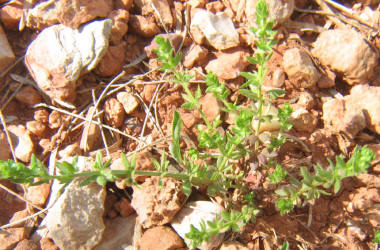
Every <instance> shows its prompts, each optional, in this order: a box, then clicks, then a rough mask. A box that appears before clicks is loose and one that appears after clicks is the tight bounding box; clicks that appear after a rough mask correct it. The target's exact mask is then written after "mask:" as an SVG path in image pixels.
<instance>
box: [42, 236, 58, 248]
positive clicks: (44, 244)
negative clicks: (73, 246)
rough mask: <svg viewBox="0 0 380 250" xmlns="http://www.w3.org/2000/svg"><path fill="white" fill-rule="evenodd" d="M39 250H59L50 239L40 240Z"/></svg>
mask: <svg viewBox="0 0 380 250" xmlns="http://www.w3.org/2000/svg"><path fill="white" fill-rule="evenodd" d="M40 246H41V250H59V248H58V247H57V246H56V245H55V244H54V242H53V240H52V239H50V238H42V239H41V240H40Z"/></svg>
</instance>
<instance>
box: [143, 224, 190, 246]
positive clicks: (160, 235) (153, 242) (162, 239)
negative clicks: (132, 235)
mask: <svg viewBox="0 0 380 250" xmlns="http://www.w3.org/2000/svg"><path fill="white" fill-rule="evenodd" d="M139 243H140V248H141V250H153V249H160V250H174V249H178V248H180V247H184V243H183V241H182V239H181V238H180V237H179V236H178V234H176V232H174V230H173V229H171V228H170V227H166V226H158V227H153V228H150V229H148V230H146V231H145V233H144V234H143V236H142V237H141V239H140V241H139Z"/></svg>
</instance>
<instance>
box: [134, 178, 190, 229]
mask: <svg viewBox="0 0 380 250" xmlns="http://www.w3.org/2000/svg"><path fill="white" fill-rule="evenodd" d="M159 179H160V178H159V177H156V176H153V177H150V178H148V179H146V180H145V182H144V183H143V184H141V187H136V186H133V198H132V207H133V208H134V209H135V210H136V213H137V215H138V216H139V221H140V223H141V225H142V226H143V227H145V228H150V227H153V226H159V225H164V224H166V223H169V222H170V221H172V219H173V218H174V216H175V215H176V214H177V212H178V211H179V210H181V207H182V204H183V203H184V202H185V200H186V195H185V194H184V193H183V191H182V183H181V182H179V181H177V180H174V179H171V178H162V187H160V185H159Z"/></svg>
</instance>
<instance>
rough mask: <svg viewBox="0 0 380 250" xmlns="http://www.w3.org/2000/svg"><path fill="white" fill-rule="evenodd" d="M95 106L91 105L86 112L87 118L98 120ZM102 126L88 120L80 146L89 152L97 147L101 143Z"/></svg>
mask: <svg viewBox="0 0 380 250" xmlns="http://www.w3.org/2000/svg"><path fill="white" fill-rule="evenodd" d="M94 114H95V108H94V107H90V108H89V110H88V111H87V114H86V119H87V120H89V119H92V120H93V121H97V120H98V119H97V118H95V117H94ZM100 138H101V135H100V128H99V126H98V125H97V124H95V123H92V122H89V121H86V122H85V123H84V127H83V133H82V137H81V139H80V146H79V147H80V148H81V149H82V150H84V151H85V152H89V151H92V150H94V149H95V148H97V147H98V146H99V145H100V144H101V140H100Z"/></svg>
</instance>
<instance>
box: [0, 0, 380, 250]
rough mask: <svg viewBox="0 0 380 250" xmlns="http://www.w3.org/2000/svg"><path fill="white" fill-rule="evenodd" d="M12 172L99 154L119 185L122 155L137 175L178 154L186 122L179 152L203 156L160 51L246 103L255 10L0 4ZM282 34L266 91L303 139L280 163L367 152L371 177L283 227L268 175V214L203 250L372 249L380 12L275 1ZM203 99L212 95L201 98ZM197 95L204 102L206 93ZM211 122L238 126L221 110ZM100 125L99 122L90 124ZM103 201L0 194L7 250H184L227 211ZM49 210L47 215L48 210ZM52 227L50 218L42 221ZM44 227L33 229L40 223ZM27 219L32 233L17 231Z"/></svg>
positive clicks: (5, 155)
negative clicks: (171, 144)
mask: <svg viewBox="0 0 380 250" xmlns="http://www.w3.org/2000/svg"><path fill="white" fill-rule="evenodd" d="M0 3H1V9H0V20H1V23H2V25H1V27H0V75H1V76H0V77H1V81H2V82H1V85H0V92H1V95H0V105H1V106H0V107H1V109H0V110H1V112H0V118H1V129H0V159H1V160H7V159H12V158H13V159H15V160H17V161H20V162H24V163H29V162H30V159H31V156H32V154H35V155H36V157H37V158H38V159H40V160H41V161H42V162H43V163H44V164H46V165H47V166H49V171H51V173H53V172H54V171H55V168H54V165H55V164H54V163H55V161H59V160H69V159H72V157H73V156H75V155H79V156H80V157H79V163H78V166H80V168H82V169H85V168H87V167H88V166H89V165H91V162H93V158H94V155H95V152H96V151H99V150H101V152H102V153H103V155H104V158H105V159H113V162H112V165H111V166H110V167H111V168H112V169H122V168H123V166H122V163H121V159H120V153H121V152H124V153H130V152H134V151H137V152H138V154H137V166H136V168H137V169H139V170H154V165H153V163H152V162H151V158H156V159H159V157H160V154H159V153H158V152H160V150H161V151H162V149H167V147H168V143H167V140H168V136H170V135H171V123H172V118H173V112H174V110H179V112H180V115H181V118H182V120H183V124H184V126H183V131H182V133H183V138H182V140H183V142H182V143H183V145H181V146H182V147H183V148H184V147H188V145H189V144H190V145H196V144H197V142H196V136H197V133H198V131H197V130H196V129H195V127H196V125H197V124H200V123H202V122H201V119H200V117H199V115H197V114H196V113H194V112H190V111H188V110H185V109H183V108H181V104H182V103H183V102H184V100H183V98H182V96H181V93H182V92H183V90H182V88H181V87H179V86H178V85H176V84H174V83H173V82H172V81H170V79H167V78H165V75H164V74H163V73H162V72H161V71H159V67H160V63H159V61H158V60H157V58H156V56H155V54H154V53H153V52H152V51H153V49H154V48H157V44H156V43H155V42H154V41H153V38H154V37H155V36H156V35H158V34H162V35H164V36H165V37H167V38H169V39H170V41H171V44H172V45H173V46H174V47H175V48H176V49H177V51H179V50H180V51H182V53H183V59H182V61H181V67H182V68H183V69H188V70H189V72H191V73H192V74H193V75H195V78H194V79H193V80H192V84H193V85H194V86H196V85H197V84H200V85H201V86H202V84H203V83H204V75H205V73H207V72H211V71H212V72H214V73H215V74H216V75H217V76H218V78H219V80H224V81H225V82H226V86H227V87H228V89H229V90H230V91H231V95H230V96H229V97H228V98H229V99H230V100H231V101H235V100H237V101H239V102H244V101H246V100H245V99H244V97H243V96H241V95H240V94H239V93H238V89H239V86H240V85H241V84H242V83H243V82H244V78H243V77H242V76H240V72H242V71H250V70H252V69H253V68H254V66H253V65H250V64H249V62H248V61H247V59H246V57H247V56H249V55H252V54H253V53H254V51H255V44H254V43H255V37H254V36H253V35H252V34H251V33H250V32H249V27H254V26H255V25H256V24H255V5H256V1H255V0H244V1H237V0H219V1H208V0H189V1H183V0H182V1H180V0H176V1H173V0H134V1H133V0H92V1H78V0H74V1H67V0H56V1H51V0H49V1H35V0H26V1H21V0H15V1H0ZM267 3H268V5H269V7H270V15H271V18H273V19H274V23H275V29H276V30H277V35H276V39H277V40H278V41H279V42H278V44H277V45H276V46H275V47H274V53H273V56H272V57H271V59H270V61H269V64H268V72H267V75H266V80H265V83H264V85H265V86H264V89H267V90H269V89H283V90H285V91H286V94H285V96H283V97H281V98H279V99H278V100H276V103H275V104H276V105H281V104H283V103H285V102H289V103H290V104H291V106H292V108H293V110H294V112H293V114H292V117H291V120H292V122H293V123H294V127H293V129H292V130H291V131H289V135H288V137H289V138H291V139H290V140H288V141H287V142H286V143H285V144H284V145H283V146H282V147H281V149H280V151H279V154H278V156H277V160H278V161H279V162H280V163H281V164H282V165H283V166H286V167H287V168H288V169H291V170H296V169H298V168H300V167H301V166H306V167H308V168H311V167H312V166H313V165H314V164H316V163H320V164H321V165H323V166H327V165H328V161H327V159H335V156H336V155H339V154H343V155H344V157H345V158H348V157H349V156H350V155H351V153H352V150H353V148H354V146H355V145H368V147H370V148H371V149H372V150H373V151H374V152H375V154H376V160H375V161H374V163H373V164H372V166H371V167H370V168H369V170H368V173H366V174H360V175H359V176H358V177H357V178H349V179H348V180H345V181H344V182H343V187H342V189H341V191H339V193H338V194H336V195H333V196H323V197H322V198H320V199H318V200H316V202H315V204H314V205H313V206H306V207H301V208H297V209H296V210H295V211H293V212H291V213H289V214H287V215H284V216H281V215H280V213H279V212H278V211H277V210H276V208H275V206H274V201H275V197H273V196H269V195H267V192H266V191H267V190H271V189H272V191H273V187H272V186H271V185H269V183H268V181H267V180H266V179H265V178H264V177H263V175H262V174H261V173H260V171H256V172H255V173H251V174H249V175H248V177H247V185H250V188H251V189H252V191H253V192H255V193H256V194H257V197H259V199H258V201H257V202H258V204H259V206H260V208H261V212H260V214H259V215H258V217H257V221H256V223H254V224H253V223H251V224H248V225H247V226H246V227H245V228H244V229H243V232H242V233H240V234H235V233H231V232H226V233H225V234H221V235H217V236H216V237H214V238H213V239H212V242H211V243H209V244H208V245H203V246H202V249H212V248H218V249H224V250H226V249H278V248H279V247H280V246H281V245H282V244H283V243H284V242H285V241H288V242H289V243H290V249H375V248H376V246H375V243H373V242H372V239H373V237H374V233H375V231H376V230H379V229H380V210H379V209H380V207H379V205H380V189H379V188H380V176H379V174H380V165H378V164H377V162H378V161H379V160H380V144H379V142H380V112H379V110H380V87H379V86H380V78H379V77H378V76H379V72H380V68H379V50H380V40H379V36H378V30H379V27H380V11H379V5H378V1H376V0H364V1H359V0H345V1H341V2H340V3H338V2H333V1H331V0H315V1H309V0H267ZM202 89H203V87H202ZM194 90H195V89H194ZM201 103H202V110H203V112H204V113H205V114H206V116H207V118H208V119H209V120H213V119H215V117H217V116H218V115H221V116H222V117H223V123H224V126H225V127H227V126H228V124H230V123H229V116H228V114H225V113H224V112H222V110H221V109H220V106H219V103H218V101H217V100H216V99H215V98H214V97H213V96H212V95H209V94H205V95H204V96H203V97H202V98H201ZM91 121H92V122H91ZM137 181H138V182H139V183H140V184H141V187H142V188H136V186H134V187H128V186H125V185H123V183H122V182H118V181H117V182H115V183H108V184H107V185H106V187H105V188H102V187H101V186H99V185H97V184H95V183H93V184H90V185H88V186H85V187H81V186H80V185H79V181H74V182H73V183H71V184H70V185H69V186H68V187H66V189H65V192H64V193H63V194H62V195H61V196H59V198H58V195H57V192H58V189H59V185H58V184H57V183H54V184H43V185H40V186H32V187H27V186H21V185H16V184H12V183H10V182H8V181H5V180H1V181H0V184H1V186H0V187H1V189H0V197H1V199H0V221H1V225H4V226H3V227H2V228H1V234H0V249H18V250H20V249H133V248H134V247H135V248H139V249H186V245H185V242H184V240H183V237H184V234H186V230H187V228H189V224H191V223H196V222H197V220H199V218H205V219H207V218H209V219H212V218H213V217H212V216H214V214H215V212H216V211H219V210H221V209H222V205H223V201H218V200H216V201H215V200H213V201H210V200H209V199H208V197H207V196H205V195H204V193H202V191H199V193H196V194H193V195H192V196H190V198H189V199H187V197H186V196H185V194H184V193H183V192H182V189H181V184H180V183H179V182H178V181H175V180H172V179H170V178H164V179H163V182H162V187H160V186H159V178H158V177H150V178H146V177H143V176H139V177H137ZM44 208H47V211H45V210H43V209H44ZM41 210H42V211H43V212H44V211H45V213H41V212H40V213H38V211H41ZM36 213H37V214H36ZM30 215H35V216H32V217H31V218H29V219H27V220H24V221H23V222H20V223H14V224H9V223H12V222H17V221H18V220H20V219H23V218H27V217H28V216H30Z"/></svg>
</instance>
